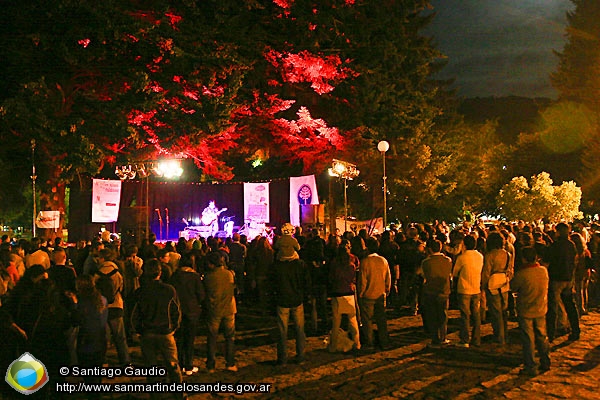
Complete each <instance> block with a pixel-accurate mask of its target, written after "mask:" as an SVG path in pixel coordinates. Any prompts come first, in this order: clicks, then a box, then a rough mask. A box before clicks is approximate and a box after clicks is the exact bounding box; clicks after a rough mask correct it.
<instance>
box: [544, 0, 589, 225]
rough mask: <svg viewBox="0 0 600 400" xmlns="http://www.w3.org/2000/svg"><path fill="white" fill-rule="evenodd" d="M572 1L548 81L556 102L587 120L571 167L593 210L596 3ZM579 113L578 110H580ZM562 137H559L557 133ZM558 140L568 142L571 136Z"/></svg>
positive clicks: (585, 203)
mask: <svg viewBox="0 0 600 400" xmlns="http://www.w3.org/2000/svg"><path fill="white" fill-rule="evenodd" d="M571 1H572V3H573V4H574V5H575V8H574V9H573V11H571V12H569V13H567V21H568V27H567V32H566V37H567V43H566V44H565V46H564V48H563V50H562V52H560V53H558V56H559V64H558V68H557V70H556V71H555V72H554V73H553V74H552V76H551V79H552V84H553V86H554V87H555V88H556V89H557V90H558V92H559V101H560V102H572V103H576V104H577V105H578V107H579V108H580V110H584V111H583V112H585V114H586V117H585V118H586V120H587V121H590V122H591V128H590V129H581V130H580V132H579V134H581V133H583V132H585V137H584V139H585V142H584V146H583V147H582V150H581V151H580V152H578V153H576V155H577V156H578V159H577V161H578V165H577V167H578V168H577V169H576V170H575V171H576V173H577V178H578V181H580V182H581V186H582V189H583V191H584V205H586V207H587V208H588V211H590V212H594V213H595V212H597V208H598V204H599V203H600V182H598V179H597V175H598V174H597V171H598V168H599V167H600V165H599V164H598V161H597V159H598V157H597V154H598V151H600V145H599V143H600V126H599V122H600V46H599V45H598V43H599V42H600V22H599V21H600V3H598V2H597V1H594V0H571ZM580 113H581V111H580ZM584 128H587V127H584ZM561 139H562V137H561ZM565 139H566V140H564V141H563V140H561V141H560V142H559V143H561V145H564V144H567V145H568V144H569V140H571V139H572V137H571V136H566V138H565Z"/></svg>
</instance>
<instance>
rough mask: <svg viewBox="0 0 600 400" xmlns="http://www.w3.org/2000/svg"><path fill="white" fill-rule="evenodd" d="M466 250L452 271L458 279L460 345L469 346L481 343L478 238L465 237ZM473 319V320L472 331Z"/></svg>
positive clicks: (480, 268)
mask: <svg viewBox="0 0 600 400" xmlns="http://www.w3.org/2000/svg"><path fill="white" fill-rule="evenodd" d="M464 246H465V249H466V250H465V251H464V252H463V253H462V254H461V255H459V256H458V257H457V259H456V264H455V265H454V271H453V273H452V275H453V277H454V279H455V280H457V285H456V292H457V293H458V308H459V310H460V335H459V337H460V342H459V343H458V346H460V347H469V346H470V345H473V346H479V345H480V344H481V313H480V311H479V307H480V295H481V270H482V269H483V254H481V253H480V252H478V251H477V250H475V247H476V246H477V240H476V239H475V237H474V236H471V235H468V236H465V239H464ZM471 320H472V321H473V326H472V329H473V330H472V332H471Z"/></svg>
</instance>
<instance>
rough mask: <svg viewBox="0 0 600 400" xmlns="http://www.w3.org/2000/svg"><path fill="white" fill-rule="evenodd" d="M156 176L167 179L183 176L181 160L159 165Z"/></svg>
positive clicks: (167, 161) (164, 162)
mask: <svg viewBox="0 0 600 400" xmlns="http://www.w3.org/2000/svg"><path fill="white" fill-rule="evenodd" d="M156 174H157V175H158V176H163V177H165V178H167V179H172V178H179V177H180V176H181V175H182V174H183V168H181V162H180V161H179V160H166V161H161V162H159V163H158V166H157V167H156Z"/></svg>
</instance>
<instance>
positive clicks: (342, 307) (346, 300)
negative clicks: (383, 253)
mask: <svg viewBox="0 0 600 400" xmlns="http://www.w3.org/2000/svg"><path fill="white" fill-rule="evenodd" d="M350 249H351V245H350V242H349V241H348V240H346V239H344V240H342V243H341V244H340V245H339V246H338V254H337V256H336V257H335V258H334V259H333V260H332V262H331V266H330V269H329V286H330V293H329V294H330V296H331V310H332V317H331V318H332V328H331V342H330V343H329V349H330V351H337V349H338V348H339V344H338V336H339V330H340V325H341V322H342V315H344V314H345V315H347V316H348V330H349V333H350V337H351V338H352V341H353V342H354V348H355V349H356V350H360V335H359V331H358V320H357V318H356V307H357V304H356V273H357V271H358V266H359V260H358V258H357V257H356V256H355V255H353V254H352V253H351V252H350Z"/></svg>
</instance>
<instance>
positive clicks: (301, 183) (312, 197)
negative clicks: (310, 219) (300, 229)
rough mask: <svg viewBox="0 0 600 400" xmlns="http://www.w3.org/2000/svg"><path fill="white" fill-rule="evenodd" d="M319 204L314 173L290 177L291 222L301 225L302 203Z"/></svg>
mask: <svg viewBox="0 0 600 400" xmlns="http://www.w3.org/2000/svg"><path fill="white" fill-rule="evenodd" d="M307 204H319V194H318V193H317V182H316V180H315V176H314V175H306V176H298V177H291V178H290V223H291V224H292V225H294V226H300V224H301V221H300V205H307Z"/></svg>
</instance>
